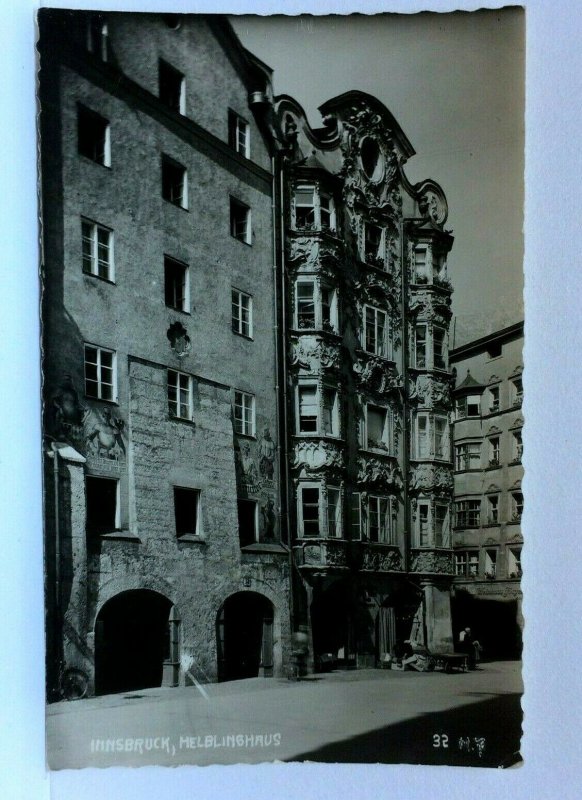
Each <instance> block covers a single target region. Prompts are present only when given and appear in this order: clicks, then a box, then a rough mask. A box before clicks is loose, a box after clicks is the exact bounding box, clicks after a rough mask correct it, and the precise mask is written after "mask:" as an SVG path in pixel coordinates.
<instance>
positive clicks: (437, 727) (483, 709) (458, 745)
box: [286, 694, 523, 767]
mask: <svg viewBox="0 0 582 800" xmlns="http://www.w3.org/2000/svg"><path fill="white" fill-rule="evenodd" d="M520 698H521V695H520V694H505V695H500V696H498V697H494V698H490V699H488V700H481V701H479V702H477V703H471V704H469V705H465V706H462V707H460V708H455V709H451V710H448V711H442V712H436V713H431V714H422V715H421V716H418V717H414V718H413V719H410V720H406V721H404V722H398V723H396V724H394V725H387V726H385V727H383V728H378V729H377V730H374V731H370V732H369V733H365V734H361V735H359V736H352V737H350V738H349V739H344V740H343V741H340V742H334V743H333V744H328V745H324V746H323V747H319V748H317V749H316V750H311V751H308V752H304V753H300V754H298V755H297V756H295V757H293V758H290V759H286V760H287V761H316V762H317V761H320V762H325V763H352V764H375V763H380V764H441V765H442V764H447V765H449V766H462V767H510V766H512V765H514V764H517V763H518V762H519V761H520V760H521V757H520V755H519V748H520V740H521V733H522V729H521V723H522V720H523V712H522V709H521V703H520Z"/></svg>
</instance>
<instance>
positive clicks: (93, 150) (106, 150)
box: [77, 105, 111, 167]
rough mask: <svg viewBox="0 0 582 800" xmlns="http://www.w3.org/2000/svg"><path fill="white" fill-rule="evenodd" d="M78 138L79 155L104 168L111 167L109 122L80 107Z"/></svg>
mask: <svg viewBox="0 0 582 800" xmlns="http://www.w3.org/2000/svg"><path fill="white" fill-rule="evenodd" d="M77 136H78V147H79V153H80V155H82V156H85V157H86V158H90V159H91V161H95V162H96V163H97V164H101V165H102V166H104V167H110V166H111V136H110V129H109V122H108V121H107V120H106V119H104V118H103V117H102V116H101V115H100V114H96V113H95V111H90V110H89V109H88V108H85V106H81V105H80V106H79V107H78V114H77Z"/></svg>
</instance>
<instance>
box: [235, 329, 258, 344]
mask: <svg viewBox="0 0 582 800" xmlns="http://www.w3.org/2000/svg"><path fill="white" fill-rule="evenodd" d="M231 331H232V332H233V334H234V335H235V336H238V338H239V339H246V341H247V342H252V341H254V339H253V337H252V336H248V335H247V334H246V333H241V332H240V331H235V330H234V329H233V328H231Z"/></svg>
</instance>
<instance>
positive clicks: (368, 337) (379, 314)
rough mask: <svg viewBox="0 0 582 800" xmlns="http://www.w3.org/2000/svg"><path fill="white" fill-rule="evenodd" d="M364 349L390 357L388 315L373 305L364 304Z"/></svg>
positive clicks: (383, 356)
mask: <svg viewBox="0 0 582 800" xmlns="http://www.w3.org/2000/svg"><path fill="white" fill-rule="evenodd" d="M364 350H365V351H366V352H367V353H373V354H374V355H376V356H381V357H382V358H390V351H389V344H388V315H387V314H386V312H385V311H381V310H380V309H379V308H373V307H372V306H364Z"/></svg>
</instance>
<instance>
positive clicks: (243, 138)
mask: <svg viewBox="0 0 582 800" xmlns="http://www.w3.org/2000/svg"><path fill="white" fill-rule="evenodd" d="M228 142H229V144H230V146H231V147H232V149H233V150H236V152H237V153H238V154H239V155H241V156H243V157H244V158H250V157H251V131H250V128H249V124H248V122H246V121H245V120H244V119H243V118H242V117H239V115H238V114H235V113H234V111H229V112H228Z"/></svg>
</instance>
